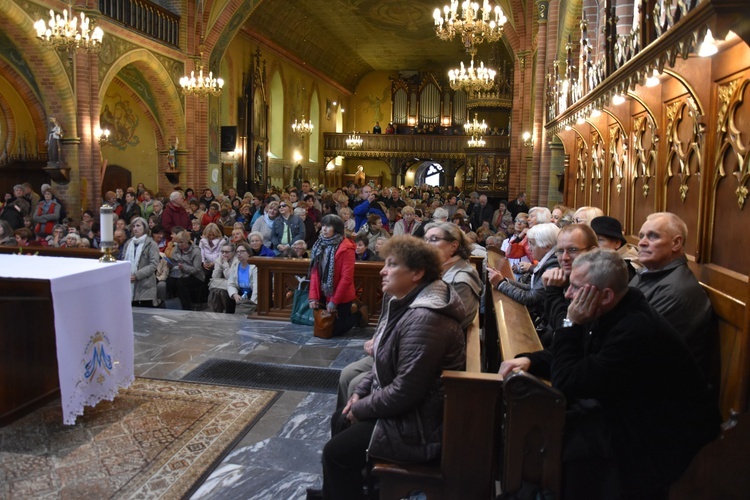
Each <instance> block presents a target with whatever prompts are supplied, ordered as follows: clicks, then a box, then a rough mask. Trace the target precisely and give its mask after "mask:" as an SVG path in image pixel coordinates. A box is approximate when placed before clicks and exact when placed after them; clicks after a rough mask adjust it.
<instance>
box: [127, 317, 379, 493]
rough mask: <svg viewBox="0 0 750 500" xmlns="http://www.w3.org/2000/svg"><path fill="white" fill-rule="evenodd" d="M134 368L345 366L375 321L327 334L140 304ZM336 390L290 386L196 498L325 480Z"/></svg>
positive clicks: (162, 375) (161, 372) (158, 371)
mask: <svg viewBox="0 0 750 500" xmlns="http://www.w3.org/2000/svg"><path fill="white" fill-rule="evenodd" d="M133 324H134V330H135V374H136V376H139V377H149V378H157V379H165V380H180V379H181V378H182V377H184V376H185V375H186V374H187V373H189V372H190V371H191V370H193V369H194V368H196V367H197V366H198V365H200V364H201V363H203V362H204V361H206V360H208V359H210V358H222V359H232V360H243V361H255V362H265V363H278V364H292V365H302V366H315V367H330V368H339V369H340V368H343V367H344V366H346V365H347V364H349V363H351V362H352V361H355V360H357V359H359V358H360V357H362V356H363V355H364V353H363V351H362V345H363V344H364V342H365V341H366V340H367V339H369V338H370V337H371V336H372V333H373V330H374V329H373V328H355V329H354V330H352V331H351V332H349V334H348V335H347V336H346V337H343V338H337V339H331V340H322V339H318V338H315V337H313V335H312V327H307V326H299V325H292V324H290V323H284V322H278V321H260V320H249V319H246V318H244V317H238V316H234V315H227V314H217V313H209V312H192V311H175V310H168V309H145V308H134V309H133ZM335 399H336V396H335V395H334V394H323V393H311V392H310V393H308V392H299V391H284V393H283V394H282V396H281V397H280V398H279V399H278V400H277V401H276V403H274V405H273V406H272V407H271V408H270V409H269V410H268V411H267V412H266V414H265V415H264V416H263V417H262V419H261V420H260V421H259V422H258V423H257V424H256V425H255V426H254V427H253V428H252V429H251V430H250V432H248V433H247V435H246V436H245V437H244V438H243V439H242V441H241V442H240V443H239V444H238V445H237V446H236V447H235V448H234V449H233V450H232V451H231V452H230V453H229V454H228V455H227V457H226V458H225V459H224V461H223V462H222V463H221V465H219V466H218V467H217V468H216V469H215V470H214V472H213V473H212V474H211V476H210V477H209V478H208V479H207V480H206V481H204V483H203V484H202V485H201V486H200V488H199V489H198V491H196V493H195V494H194V495H193V496H192V498H193V499H207V498H211V499H299V498H305V489H306V488H311V487H313V488H319V487H320V486H321V484H322V476H321V465H320V453H321V450H322V448H323V444H325V442H326V441H327V440H328V437H329V435H330V428H329V418H330V415H331V412H332V411H333V410H334V406H335Z"/></svg>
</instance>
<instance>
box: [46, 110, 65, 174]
mask: <svg viewBox="0 0 750 500" xmlns="http://www.w3.org/2000/svg"><path fill="white" fill-rule="evenodd" d="M62 137H63V129H62V127H61V126H60V124H59V123H57V119H56V118H55V117H54V116H50V117H49V135H48V136H47V141H46V142H45V144H46V145H47V163H59V162H60V160H61V159H62V155H61V151H60V140H61V139H62Z"/></svg>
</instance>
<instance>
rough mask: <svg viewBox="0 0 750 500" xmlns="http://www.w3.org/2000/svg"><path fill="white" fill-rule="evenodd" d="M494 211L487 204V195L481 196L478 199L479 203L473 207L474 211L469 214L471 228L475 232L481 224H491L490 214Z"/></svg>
mask: <svg viewBox="0 0 750 500" xmlns="http://www.w3.org/2000/svg"><path fill="white" fill-rule="evenodd" d="M494 211H495V209H494V208H493V207H492V205H490V204H489V203H487V195H485V194H483V195H481V196H480V197H479V203H477V204H476V205H474V210H473V211H472V213H471V228H472V229H473V230H474V231H476V230H477V229H479V228H480V227H482V224H483V223H484V222H486V223H487V224H488V225H489V224H492V214H493V212H494Z"/></svg>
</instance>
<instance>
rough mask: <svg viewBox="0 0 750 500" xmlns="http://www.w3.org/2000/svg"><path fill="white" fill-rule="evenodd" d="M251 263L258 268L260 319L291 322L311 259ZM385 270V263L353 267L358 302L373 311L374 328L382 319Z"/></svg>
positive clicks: (258, 259)
mask: <svg viewBox="0 0 750 500" xmlns="http://www.w3.org/2000/svg"><path fill="white" fill-rule="evenodd" d="M250 263H251V264H253V265H255V266H257V267H258V308H257V313H256V314H257V317H258V318H259V319H274V320H281V321H289V318H290V317H291V315H292V301H293V299H294V290H296V289H297V286H298V284H299V281H298V278H300V279H302V278H306V277H307V271H308V268H309V267H310V259H281V258H271V257H253V258H251V259H250ZM382 267H383V263H382V262H356V263H355V265H354V287H355V288H356V290H357V297H358V298H359V300H361V301H362V302H364V304H365V305H367V307H368V308H369V310H370V324H371V325H375V324H377V322H378V318H379V317H380V306H381V300H382V297H383V293H382V291H381V285H380V270H381V269H382Z"/></svg>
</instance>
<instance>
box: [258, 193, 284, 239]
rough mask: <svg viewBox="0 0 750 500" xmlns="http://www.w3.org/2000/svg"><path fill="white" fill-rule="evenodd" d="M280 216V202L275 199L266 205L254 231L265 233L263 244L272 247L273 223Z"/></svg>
mask: <svg viewBox="0 0 750 500" xmlns="http://www.w3.org/2000/svg"><path fill="white" fill-rule="evenodd" d="M278 216H279V202H278V201H276V200H274V201H271V202H269V203H268V204H267V205H266V210H265V212H264V213H263V215H261V216H260V217H258V220H256V221H255V223H254V224H253V232H254V233H255V232H259V233H260V234H262V235H263V244H264V245H265V246H267V247H268V248H271V245H272V241H271V239H272V238H273V224H274V221H275V220H276V218H277V217H278Z"/></svg>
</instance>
